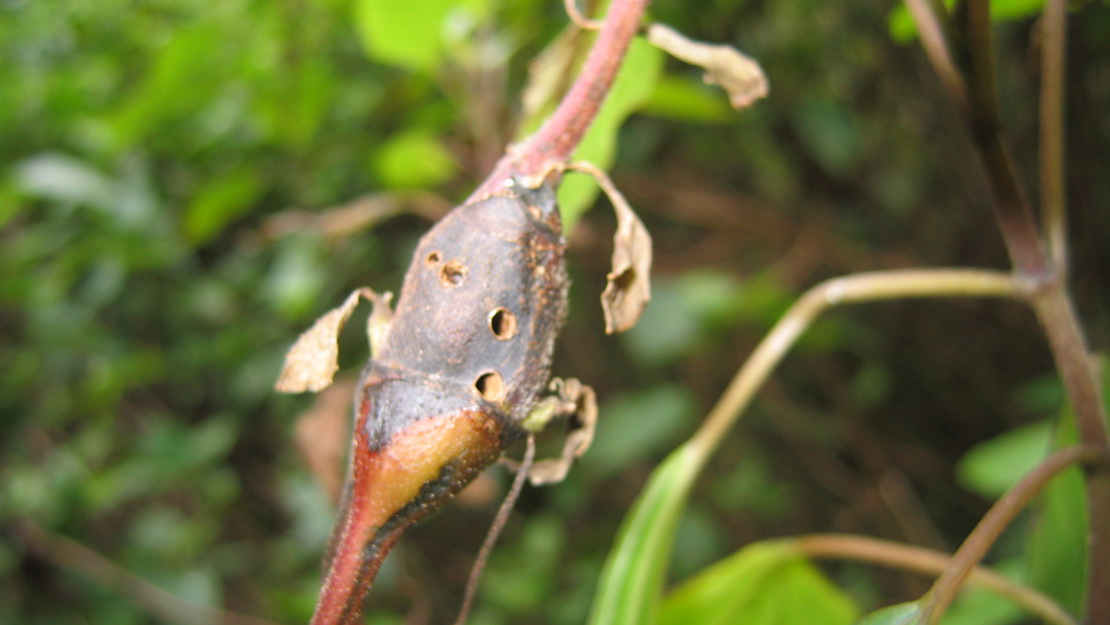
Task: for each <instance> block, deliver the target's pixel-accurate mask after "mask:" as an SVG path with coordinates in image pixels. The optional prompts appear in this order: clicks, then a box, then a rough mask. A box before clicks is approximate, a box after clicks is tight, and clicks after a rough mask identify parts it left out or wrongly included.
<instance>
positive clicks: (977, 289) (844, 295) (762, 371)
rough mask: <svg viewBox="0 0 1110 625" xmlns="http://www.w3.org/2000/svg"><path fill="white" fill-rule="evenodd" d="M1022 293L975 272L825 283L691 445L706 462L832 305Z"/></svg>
mask: <svg viewBox="0 0 1110 625" xmlns="http://www.w3.org/2000/svg"><path fill="white" fill-rule="evenodd" d="M1021 292H1022V289H1021V288H1019V285H1018V282H1017V281H1015V280H1014V278H1013V276H1011V275H1010V274H1006V273H1002V272H997V271H985V270H974V269H922V270H898V271H876V272H868V273H859V274H854V275H849V276H842V277H839V278H833V279H832V280H828V281H825V282H822V283H821V284H819V285H817V286H815V287H813V288H812V289H810V290H809V291H807V292H806V293H805V295H803V296H802V297H801V298H800V299H799V300H798V301H797V302H795V303H794V305H793V306H792V307H791V308H790V310H788V311H787V312H786V314H784V315H783V316H782V318H781V319H779V321H778V323H776V324H775V327H774V328H772V329H771V331H770V332H769V333H768V334H767V336H765V337H764V338H763V340H762V341H760V343H759V345H758V346H757V347H756V348H755V351H753V352H752V354H751V356H749V357H748V359H747V360H746V361H745V362H744V364H743V366H742V367H741V368H740V370H739V371H737V373H736V376H735V377H733V379H732V382H730V383H729V385H728V388H727V389H725V392H724V394H723V395H721V398H720V399H719V400H718V401H717V404H716V405H715V406H714V407H713V410H711V411H710V413H709V416H708V417H706V419H705V421H704V422H703V423H702V426H701V427H700V428H699V429H698V431H697V432H696V433H695V434H694V436H693V438H691V439H690V446H691V448H692V449H693V450H694V452H695V453H697V454H698V455H699V456H700V458H701V462H703V463H704V462H705V460H706V459H708V457H709V456H710V455H711V454H712V453H713V450H714V449H716V447H717V445H719V444H720V442H721V440H722V439H723V438H724V436H725V434H726V433H727V432H728V430H729V428H730V427H732V424H733V423H735V421H736V419H737V418H739V416H740V414H741V413H742V412H743V411H744V409H745V408H746V407H747V405H748V403H750V402H751V399H752V397H753V396H754V395H755V392H756V390H758V389H759V387H760V386H761V385H762V384H763V382H764V380H766V379H767V377H768V376H769V375H770V373H771V371H773V370H774V368H775V366H777V365H778V363H779V361H780V360H782V358H783V356H785V355H786V353H787V352H788V351H789V350H790V347H791V346H792V345H793V344H794V342H795V341H796V340H797V339H798V337H799V336H801V334H802V332H803V331H805V329H806V328H808V327H809V325H810V324H811V323H813V321H814V319H816V318H817V316H818V315H820V314H821V313H822V312H824V311H825V310H826V309H828V308H831V307H832V306H836V305H840V304H850V303H857V302H868V301H878V300H887V299H898V298H910V297H1017V296H1019V295H1020V293H1021Z"/></svg>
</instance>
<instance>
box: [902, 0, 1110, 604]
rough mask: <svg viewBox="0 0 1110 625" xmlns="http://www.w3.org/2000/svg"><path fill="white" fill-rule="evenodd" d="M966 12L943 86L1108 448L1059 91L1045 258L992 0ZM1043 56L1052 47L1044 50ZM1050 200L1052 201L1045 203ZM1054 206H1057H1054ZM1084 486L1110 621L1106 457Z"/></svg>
mask: <svg viewBox="0 0 1110 625" xmlns="http://www.w3.org/2000/svg"><path fill="white" fill-rule="evenodd" d="M1049 10H1050V11H1052V12H1056V13H1058V12H1059V11H1060V10H1061V8H1060V7H1058V6H1057V7H1052V8H1050V9H1049ZM913 15H914V18H915V19H917V20H918V23H919V25H922V24H924V25H925V26H929V24H928V21H929V20H930V19H936V16H933V15H928V12H923V11H918V12H916V13H914V14H913ZM967 17H968V20H967V24H968V33H967V41H968V52H969V57H970V65H969V67H968V79H967V82H964V81H963V80H962V78H961V80H960V82H959V83H957V86H959V85H962V87H963V88H962V89H960V88H956V89H953V88H951V87H949V88H948V91H949V95H950V96H952V98H953V100H954V101H955V102H956V104H957V108H959V109H960V110H961V112H962V113H963V114H964V116H965V121H966V123H967V126H968V130H969V133H970V135H971V139H972V142H973V143H974V145H975V147H976V151H977V154H978V156H979V159H980V162H981V164H982V166H983V170H984V172H985V174H986V177H987V181H988V184H989V186H990V190H991V196H992V199H993V200H994V201H993V205H994V212H995V216H996V218H997V220H998V224H999V228H1000V230H1001V231H1002V235H1003V239H1004V240H1005V243H1006V248H1007V251H1008V252H1009V254H1010V258H1011V261H1012V262H1013V264H1014V267H1015V269H1016V270H1017V271H1018V273H1019V274H1020V275H1021V276H1022V277H1023V278H1024V279H1025V280H1026V281H1027V282H1028V283H1030V285H1031V287H1032V288H1031V289H1030V290H1029V295H1028V300H1029V303H1030V305H1031V306H1032V308H1033V311H1034V313H1035V314H1036V316H1037V319H1038V321H1039V322H1040V323H1041V326H1042V327H1043V328H1044V331H1045V335H1046V337H1047V338H1048V343H1049V347H1050V348H1051V350H1052V356H1053V359H1054V360H1055V363H1056V367H1057V369H1058V371H1059V373H1060V378H1061V380H1062V381H1063V384H1064V388H1065V389H1066V391H1067V395H1068V400H1069V402H1070V403H1071V405H1072V408H1073V410H1074V413H1075V420H1076V426H1077V429H1078V431H1079V435H1080V438H1081V440H1082V442H1083V443H1084V444H1086V445H1090V446H1094V447H1096V448H1098V449H1101V450H1104V451H1105V450H1107V449H1110V437H1108V435H1107V426H1106V422H1105V417H1104V415H1105V403H1104V399H1103V397H1102V390H1101V387H1100V386H1099V384H1098V380H1097V376H1096V373H1095V368H1094V365H1093V362H1092V360H1091V354H1090V350H1089V349H1088V347H1087V343H1086V338H1085V337H1084V334H1083V329H1082V327H1081V326H1080V324H1079V318H1078V315H1077V314H1076V312H1075V310H1074V307H1073V305H1072V302H1071V299H1070V295H1069V293H1068V291H1067V286H1066V283H1065V281H1066V275H1065V267H1064V265H1063V264H1060V263H1061V262H1062V261H1063V260H1064V259H1066V257H1067V252H1066V247H1065V246H1066V241H1065V240H1064V237H1063V235H1062V223H1063V220H1062V215H1063V208H1064V207H1063V200H1064V198H1063V194H1062V193H1061V192H1060V191H1061V190H1062V176H1063V165H1062V159H1063V149H1062V142H1061V141H1060V140H1059V137H1056V136H1054V133H1060V134H1061V136H1062V132H1063V131H1062V123H1063V122H1062V115H1063V111H1062V107H1061V106H1059V101H1054V100H1058V99H1059V94H1054V93H1050V94H1049V95H1050V96H1051V97H1049V98H1048V102H1046V105H1047V106H1049V107H1050V109H1049V110H1046V111H1042V120H1044V119H1046V118H1048V119H1050V120H1051V125H1052V127H1051V128H1047V129H1045V130H1046V131H1047V135H1048V144H1047V145H1045V146H1042V149H1043V150H1044V151H1043V152H1042V158H1044V159H1056V160H1057V161H1058V162H1054V163H1042V168H1043V171H1044V172H1045V175H1046V176H1047V177H1048V178H1050V179H1053V178H1059V179H1058V180H1055V181H1054V182H1056V183H1058V184H1059V185H1060V189H1048V190H1047V191H1048V192H1047V194H1046V197H1045V198H1044V199H1045V201H1046V203H1048V204H1050V206H1046V207H1042V209H1044V210H1045V211H1046V213H1045V214H1046V217H1047V221H1048V223H1047V224H1046V228H1047V229H1048V230H1049V236H1050V238H1051V239H1052V241H1051V243H1052V258H1049V256H1048V255H1047V254H1046V252H1045V250H1044V248H1043V247H1042V245H1041V241H1040V234H1039V233H1038V231H1037V227H1036V225H1035V224H1034V222H1033V217H1032V211H1031V210H1030V208H1029V206H1028V203H1027V201H1026V199H1025V193H1024V192H1023V190H1022V188H1021V185H1020V184H1019V183H1018V179H1017V175H1016V174H1015V169H1014V166H1013V162H1012V160H1011V158H1010V155H1009V150H1008V148H1007V147H1006V144H1005V141H1004V139H1003V137H1002V131H1001V115H1000V113H999V107H998V99H997V95H996V89H995V84H994V58H993V48H992V42H991V21H990V3H989V2H988V1H987V0H970V1H969V2H968V4H967ZM1062 17H1063V16H1060V15H1052V16H1050V17H1049V19H1048V22H1049V24H1048V27H1046V30H1045V37H1046V39H1048V40H1047V41H1046V42H1045V45H1046V46H1048V47H1054V48H1059V50H1060V52H1059V55H1060V56H1061V59H1060V60H1051V61H1046V64H1045V67H1044V71H1045V77H1044V80H1045V81H1046V86H1045V90H1047V91H1052V90H1061V91H1062V84H1063V80H1064V78H1063V72H1064V63H1063V62H1062V48H1063V41H1056V40H1055V39H1057V38H1062V37H1063V36H1064V29H1063V28H1062V26H1061V25H1060V24H1057V23H1055V22H1056V21H1057V20H1060V19H1061V18H1062ZM934 56H935V55H933V54H930V60H931V61H933V63H934V65H935V66H937V69H938V71H939V72H940V73H941V74H942V75H944V70H945V68H944V67H943V63H938V62H937V61H938V59H936V58H934ZM949 56H950V55H949ZM1046 56H1050V55H1048V54H1047V53H1046ZM947 84H948V83H946V85H947ZM961 91H963V92H964V93H966V94H967V96H966V100H961V97H960V95H961V94H960V92H961ZM964 104H966V107H965V106H963V105H964ZM1056 118H1061V119H1056ZM1053 203H1056V204H1058V205H1057V206H1051V204H1053ZM1057 210H1058V211H1059V214H1054V211H1057ZM1054 261H1055V262H1054ZM1085 490H1086V493H1087V503H1088V507H1087V514H1088V519H1089V525H1090V548H1089V550H1088V563H1089V569H1088V589H1087V615H1086V618H1087V622H1089V623H1099V624H1101V623H1110V463H1108V462H1107V461H1106V460H1105V458H1104V459H1103V460H1102V462H1100V463H1096V464H1094V465H1093V466H1091V467H1090V468H1089V471H1088V473H1087V475H1086V481H1085Z"/></svg>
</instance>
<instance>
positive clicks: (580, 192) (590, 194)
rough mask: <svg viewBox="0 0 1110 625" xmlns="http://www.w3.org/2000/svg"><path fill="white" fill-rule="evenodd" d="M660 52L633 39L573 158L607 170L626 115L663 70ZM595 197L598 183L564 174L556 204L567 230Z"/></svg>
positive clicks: (638, 104) (639, 104) (641, 101)
mask: <svg viewBox="0 0 1110 625" xmlns="http://www.w3.org/2000/svg"><path fill="white" fill-rule="evenodd" d="M663 59H664V56H663V51H662V50H659V49H658V48H656V47H654V46H652V45H651V44H649V43H648V42H646V41H643V40H642V39H635V40H633V41H632V45H631V46H630V47H629V49H628V55H627V56H626V57H625V60H624V64H623V65H622V66H621V69H620V73H619V74H617V79H616V81H615V82H614V83H613V88H612V90H611V91H610V92H609V96H608V97H607V98H606V99H605V104H604V105H602V107H601V110H600V111H598V115H597V118H596V119H595V120H594V123H593V125H592V126H590V130H589V131H588V132H587V133H586V136H585V137H583V138H582V142H581V143H580V144H579V145H578V149H577V150H576V151H575V152H574V157H573V159H572V160H576V161H589V162H590V163H593V164H594V165H596V166H597V167H599V168H601V169H605V170H608V169H609V167H610V166H612V164H613V160H614V158H615V156H616V150H617V133H618V132H619V131H620V128H621V125H622V124H624V121H625V120H626V119H627V118H628V116H629V115H631V114H632V113H634V112H635V111H637V110H639V109H640V107H642V106H643V105H644V103H645V102H647V100H648V98H649V97H650V96H651V93H652V91H654V89H655V83H656V82H657V81H658V80H659V76H660V75H661V74H662V71H663ZM596 197H597V184H596V183H595V182H594V181H593V180H590V179H589V178H588V177H586V176H567V177H566V178H565V179H564V181H563V183H562V184H561V185H560V186H559V206H560V210H561V212H562V216H563V224H564V227H565V229H566V231H567V232H570V231H571V229H573V227H574V224H575V222H577V221H578V218H579V217H581V216H582V213H583V212H585V210H586V208H588V207H589V206H590V204H592V203H593V201H594V199H595V198H596Z"/></svg>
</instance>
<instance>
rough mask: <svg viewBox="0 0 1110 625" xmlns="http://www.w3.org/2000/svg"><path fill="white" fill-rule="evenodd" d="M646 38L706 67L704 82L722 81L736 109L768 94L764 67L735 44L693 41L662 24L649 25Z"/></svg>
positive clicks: (689, 61) (670, 51) (669, 51)
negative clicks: (734, 46)
mask: <svg viewBox="0 0 1110 625" xmlns="http://www.w3.org/2000/svg"><path fill="white" fill-rule="evenodd" d="M647 40H648V41H649V42H651V44H652V45H654V46H656V47H659V48H662V49H663V50H665V51H666V52H667V53H668V54H670V55H671V56H673V57H675V58H678V59H681V60H683V61H686V62H687V63H689V64H691V65H697V66H698V67H701V68H702V69H704V70H705V72H706V73H705V82H707V83H715V84H718V85H720V86H721V88H723V89H724V90H725V91H726V92H727V93H728V99H729V102H730V103H731V104H732V107H733V108H735V109H742V108H747V107H749V106H751V105H752V104H755V101H756V100H759V99H760V98H765V97H767V94H768V92H769V90H770V86H769V85H768V83H767V76H766V74H764V73H763V68H762V67H760V66H759V63H758V62H756V60H755V59H753V58H751V57H749V56H747V55H744V54H742V53H740V51H739V50H737V49H736V48H733V47H732V46H728V45H723V44H709V43H702V42H700V41H694V40H693V39H688V38H686V36H685V35H683V34H681V33H679V32H678V31H676V30H674V29H672V28H670V27H667V26H664V25H662V24H652V25H651V26H649V27H648V29H647Z"/></svg>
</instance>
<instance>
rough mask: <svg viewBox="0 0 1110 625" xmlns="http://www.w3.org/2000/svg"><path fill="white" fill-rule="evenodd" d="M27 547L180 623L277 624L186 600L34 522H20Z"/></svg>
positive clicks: (183, 624) (161, 616)
mask: <svg viewBox="0 0 1110 625" xmlns="http://www.w3.org/2000/svg"><path fill="white" fill-rule="evenodd" d="M16 527H17V531H18V532H19V534H20V535H21V536H22V538H23V541H24V544H25V545H26V546H27V548H28V549H29V550H30V551H31V552H32V553H34V554H35V555H36V556H38V557H39V558H42V559H43V560H45V561H46V562H49V563H50V564H53V565H54V566H57V567H58V568H61V569H65V570H68V571H74V572H76V573H78V574H80V575H82V576H84V577H85V578H86V579H89V580H91V581H93V582H94V583H97V584H100V585H101V586H104V587H106V588H108V589H110V590H112V591H113V592H116V593H119V594H120V595H121V596H123V597H126V598H127V599H129V600H131V601H132V602H133V603H135V604H136V605H138V606H139V607H140V608H142V609H143V610H144V611H146V612H148V613H149V614H152V615H154V616H156V617H157V618H158V619H160V620H162V621H165V622H167V623H177V624H179V625H211V624H212V623H218V624H220V625H276V623H274V622H272V621H267V620H265V619H260V618H256V617H253V616H249V615H246V614H239V613H236V612H229V611H227V610H220V609H218V608H212V607H209V606H205V605H198V604H196V603H192V602H190V601H186V600H185V599H182V598H181V597H178V596H177V595H175V594H173V593H171V592H169V591H168V590H166V589H164V588H162V587H160V586H157V585H155V584H152V583H151V582H148V581H147V580H145V579H143V578H141V577H139V576H138V575H135V574H134V573H132V572H130V571H128V570H126V569H124V568H122V567H120V566H119V565H118V564H116V563H115V562H112V561H111V560H109V559H108V558H106V557H104V556H103V555H101V554H99V553H97V552H96V551H93V550H92V549H89V548H88V547H86V546H84V545H82V544H81V543H79V542H77V541H75V540H73V539H70V538H66V537H65V536H61V535H58V534H54V533H52V532H49V531H47V530H45V529H43V528H42V527H41V526H39V525H38V524H36V523H34V522H33V521H29V520H23V521H20V522H18V523H17V526H16Z"/></svg>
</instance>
